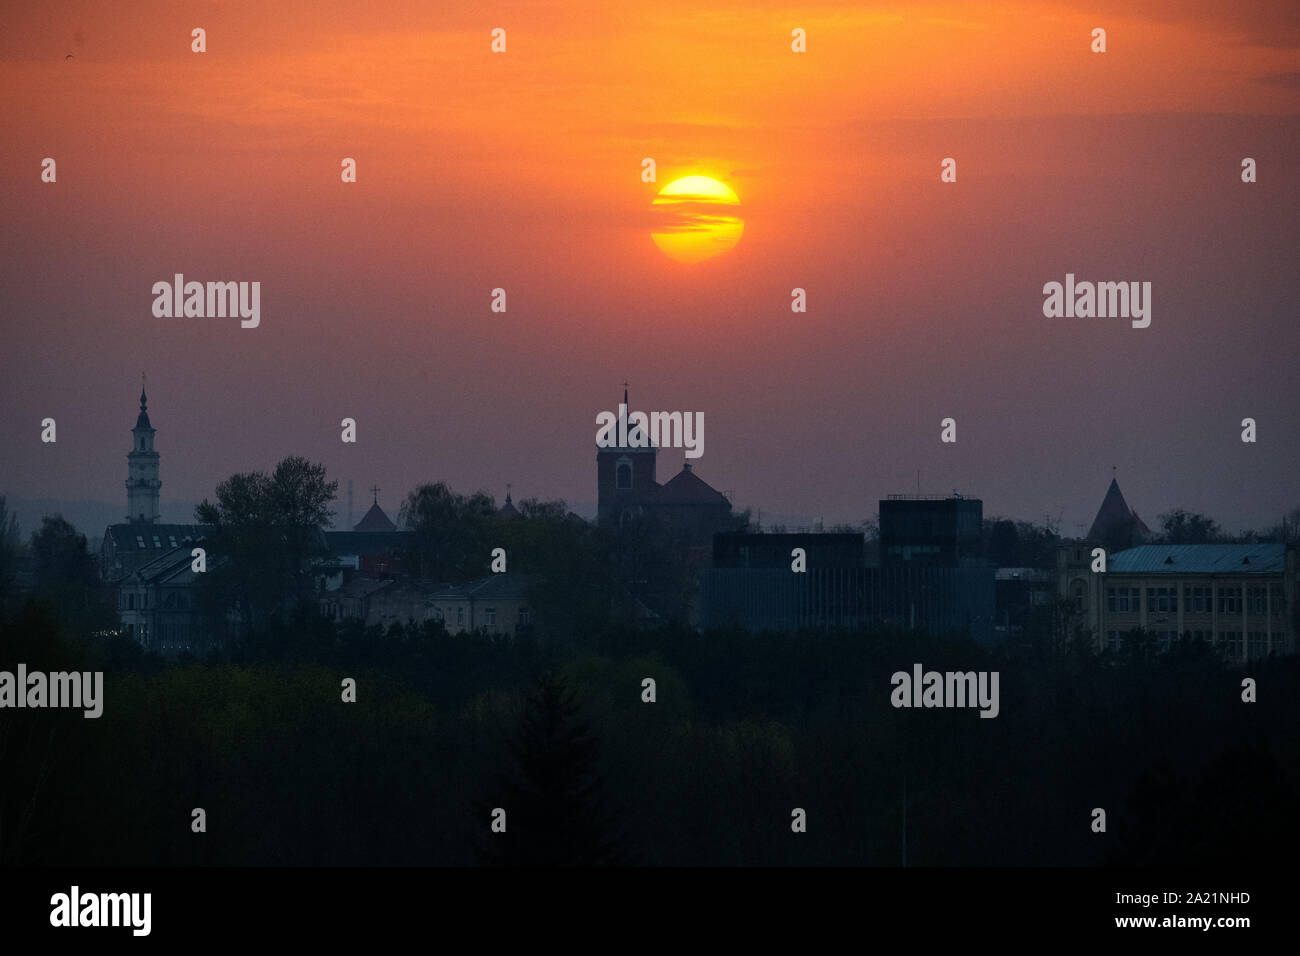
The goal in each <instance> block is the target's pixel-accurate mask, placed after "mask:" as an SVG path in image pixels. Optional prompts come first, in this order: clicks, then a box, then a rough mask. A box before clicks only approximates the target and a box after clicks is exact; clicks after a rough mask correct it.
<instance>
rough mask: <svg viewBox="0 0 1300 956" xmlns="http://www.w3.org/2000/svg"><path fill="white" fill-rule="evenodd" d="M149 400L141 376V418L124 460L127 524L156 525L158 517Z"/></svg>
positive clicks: (134, 429) (133, 431)
mask: <svg viewBox="0 0 1300 956" xmlns="http://www.w3.org/2000/svg"><path fill="white" fill-rule="evenodd" d="M148 407H149V397H148V396H147V395H146V394H145V390H144V376H143V375H141V376H140V414H139V415H138V416H137V417H136V420H135V428H133V429H131V451H130V452H129V453H128V454H127V456H126V463H127V477H126V512H127V514H126V520H127V521H144V522H155V521H157V520H158V517H159V509H158V491H159V489H160V488H161V487H162V482H161V481H159V480H158V452H156V451H154V447H153V436H154V433H155V432H156V429H155V428H154V427H153V425H152V424H151V423H150V422H149V411H148Z"/></svg>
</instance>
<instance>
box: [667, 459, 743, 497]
mask: <svg viewBox="0 0 1300 956" xmlns="http://www.w3.org/2000/svg"><path fill="white" fill-rule="evenodd" d="M651 502H652V503H653V504H660V505H725V506H727V507H728V508H730V507H731V502H730V501H728V500H727V496H726V495H724V494H723V493H722V492H720V491H717V490H716V489H714V488H713V486H712V485H710V484H709V483H708V482H707V481H705V480H704V479H703V478H701V477H700V476H699V475H697V474H695V472H693V471H691V463H690V462H686V463H685V464H684V465H682V470H681V471H679V472H678V473H677V474H676V475H674V476H673V477H672V480H671V481H669V482H667V483H666V484H663V485H660V486H659V487H658V488H657V489H656V490H655V493H654V497H653V498H652V499H651Z"/></svg>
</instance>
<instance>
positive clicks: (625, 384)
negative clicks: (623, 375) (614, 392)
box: [623, 379, 627, 405]
mask: <svg viewBox="0 0 1300 956" xmlns="http://www.w3.org/2000/svg"><path fill="white" fill-rule="evenodd" d="M623 404H624V405H626V404H627V380H626V379H624V380H623Z"/></svg>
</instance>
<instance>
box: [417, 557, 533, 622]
mask: <svg viewBox="0 0 1300 956" xmlns="http://www.w3.org/2000/svg"><path fill="white" fill-rule="evenodd" d="M531 583H532V581H531V579H530V578H529V577H528V576H527V575H524V574H514V573H502V574H491V575H488V576H487V577H485V578H479V579H478V580H477V581H471V582H470V583H469V584H464V585H458V586H454V587H443V588H442V589H440V590H438V591H436V592H434V594H433V595H432V598H431V605H432V610H433V616H434V617H435V618H437V619H439V620H441V621H442V623H443V626H444V627H445V628H446V629H447V633H449V634H460V633H462V632H464V631H479V630H481V631H485V632H486V633H488V634H505V635H508V636H511V637H513V636H515V635H516V634H518V633H519V632H520V631H521V630H523V629H525V628H527V627H528V626H529V625H531V624H532V623H533V611H532V608H531V607H529V603H528V588H529V586H530V584H531Z"/></svg>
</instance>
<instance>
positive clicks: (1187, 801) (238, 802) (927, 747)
mask: <svg viewBox="0 0 1300 956" xmlns="http://www.w3.org/2000/svg"><path fill="white" fill-rule="evenodd" d="M274 627H275V629H276V630H277V632H278V631H279V630H280V629H283V635H282V636H281V637H279V638H277V639H276V640H273V641H270V642H268V643H267V644H266V645H265V646H264V648H263V649H262V650H261V651H260V652H259V653H257V654H253V655H249V656H247V657H245V658H244V659H242V660H238V661H237V660H233V659H213V660H211V661H208V662H197V661H192V662H188V663H185V664H183V665H181V666H169V667H164V666H162V662H161V661H159V660H157V659H156V658H151V657H148V656H145V655H143V654H142V653H141V652H140V650H139V648H138V647H137V646H135V645H133V644H131V643H130V642H128V641H125V640H122V639H112V638H110V639H100V640H95V641H91V640H87V639H85V638H82V637H79V636H78V635H77V634H75V633H74V632H71V631H69V629H68V628H67V626H66V625H65V624H64V623H63V622H62V621H61V619H60V616H59V614H58V613H57V611H56V609H55V608H53V607H52V606H51V605H49V604H48V603H42V602H35V601H30V602H27V603H26V604H25V605H23V606H22V607H20V608H18V609H14V610H11V611H10V612H9V613H7V614H6V615H5V616H4V619H3V621H0V668H9V669H12V666H13V665H14V664H15V663H16V662H18V661H22V662H25V663H26V664H27V666H28V668H29V669H31V670H37V669H42V670H67V669H74V668H75V669H81V670H87V669H89V670H104V671H105V672H106V676H105V692H104V696H105V702H104V714H103V716H102V717H101V718H99V719H98V720H87V719H84V718H83V717H82V716H81V713H80V712H79V711H49V710H31V709H25V710H5V711H3V712H0V718H2V719H0V766H3V768H4V776H3V781H2V783H0V797H2V799H0V862H5V863H58V864H78V865H92V864H134V863H140V864H150V863H160V864H188V863H205V864H207V863H211V864H252V865H280V864H294V865H322V864H324V865H331V864H434V865H475V864H482V863H521V862H522V863H551V864H565V863H593V862H594V863H600V862H606V863H620V862H621V863H634V864H645V865H699V864H711V865H820V864H827V865H830V864H843V865H860V864H865V865H880V866H892V865H897V864H899V863H900V862H901V861H902V859H903V852H904V850H903V847H904V838H905V839H906V860H907V863H908V864H909V865H1010V864H1028V865H1091V864H1102V863H1108V862H1109V863H1122V864H1152V863H1160V864H1182V863H1186V864H1214V863H1218V862H1227V861H1231V862H1233V863H1235V864H1246V863H1256V862H1257V863H1260V864H1265V863H1274V862H1275V863H1278V864H1279V865H1281V864H1282V863H1284V862H1286V861H1288V860H1289V859H1290V858H1291V856H1292V855H1293V854H1294V852H1295V849H1296V847H1297V831H1296V821H1295V816H1294V814H1293V813H1292V812H1291V808H1292V807H1293V806H1294V801H1295V797H1296V796H1297V794H1298V793H1300V788H1298V783H1300V781H1297V777H1296V774H1297V767H1298V766H1300V760H1298V759H1297V758H1298V757H1300V753H1298V752H1297V751H1298V749H1300V747H1298V744H1297V738H1296V735H1295V734H1294V727H1295V726H1296V725H1297V716H1298V715H1297V708H1298V706H1300V705H1298V703H1297V702H1300V693H1298V692H1300V686H1297V685H1298V683H1300V680H1298V677H1300V675H1298V674H1297V667H1296V663H1295V661H1294V659H1287V660H1272V661H1266V662H1260V663H1258V664H1253V665H1252V666H1251V669H1250V671H1249V676H1251V677H1252V678H1253V679H1254V680H1256V681H1257V686H1258V702H1257V703H1249V704H1248V703H1243V701H1242V699H1241V693H1242V691H1241V680H1242V677H1243V675H1242V673H1240V672H1239V671H1235V670H1232V669H1230V668H1227V667H1225V666H1224V665H1223V664H1222V663H1221V662H1220V661H1219V660H1218V659H1217V658H1215V657H1214V655H1213V654H1212V652H1211V651H1210V650H1209V649H1207V648H1203V647H1200V646H1197V645H1194V644H1189V645H1187V646H1186V647H1183V648H1180V649H1178V650H1175V651H1174V652H1172V653H1169V654H1166V655H1158V656H1157V655H1149V654H1146V653H1144V652H1142V651H1140V650H1135V651H1128V652H1124V653H1121V654H1119V655H1100V656H1098V655H1094V654H1091V653H1089V652H1087V651H1086V650H1084V649H1083V648H1082V647H1076V648H1072V649H1068V650H1067V651H1066V652H1064V653H1055V654H1047V653H1041V654H1040V653H1038V652H1036V651H1034V650H1032V649H1023V650H1004V651H992V650H988V649H982V648H979V647H977V646H975V645H973V644H971V643H969V642H967V641H966V640H965V639H963V638H961V637H958V636H952V637H930V636H926V635H921V634H901V633H863V632H828V633H800V634H763V635H748V634H741V633H725V632H724V633H710V634H698V633H695V632H692V631H690V630H689V629H685V628H676V627H668V628H664V629H661V630H655V631H638V630H632V629H625V628H615V627H607V628H603V629H600V630H597V631H593V632H577V633H575V634H573V635H571V636H570V639H569V640H568V641H563V642H556V643H538V642H536V641H530V640H519V641H514V642H509V641H504V640H493V639H490V638H486V637H483V636H481V635H461V636H455V637H453V636H449V635H447V634H445V633H443V632H442V631H441V629H440V628H437V627H436V626H433V625H424V626H420V627H393V628H390V629H388V630H387V631H384V632H381V631H378V630H377V629H372V630H370V631H365V630H361V629H359V628H356V627H341V628H340V627H335V626H334V625H332V624H329V623H328V622H325V621H321V620H318V619H317V620H311V619H298V620H289V621H285V622H283V623H281V624H276V625H274ZM1134 646H1135V647H1140V646H1141V645H1140V642H1137V643H1135V645H1134ZM918 662H919V663H921V664H923V665H924V667H925V668H926V669H934V670H940V671H943V670H963V671H964V670H997V671H998V672H999V674H1000V707H999V715H998V717H997V718H996V719H991V720H990V719H982V718H980V717H979V716H978V710H976V709H895V708H893V707H892V706H891V705H890V700H889V698H890V691H891V683H890V676H891V674H892V673H893V672H895V671H898V670H902V671H910V669H911V667H912V665H913V664H914V663H918ZM349 677H350V678H353V679H355V681H356V683H357V694H356V702H355V703H344V702H343V700H342V694H341V685H342V681H343V679H344V678H349ZM647 678H650V679H652V680H653V681H654V697H655V700H654V702H653V703H647V702H645V697H646V695H647V693H648V691H647V685H646V684H645V683H644V682H645V680H646V679H647ZM200 807H201V808H203V809H204V810H205V812H206V823H207V832H206V833H202V834H199V833H194V832H192V830H191V820H192V816H191V813H192V810H193V809H194V808H200ZM1097 807H1100V808H1103V809H1105V810H1106V814H1107V832H1106V833H1104V834H1098V833H1094V832H1092V829H1091V823H1092V811H1093V809H1094V808H1097ZM497 808H501V809H503V810H505V812H506V832H505V833H504V834H495V833H493V832H492V831H491V828H490V825H491V820H492V813H493V811H494V810H496V809H497ZM795 808H801V809H803V810H804V811H805V812H806V814H807V821H808V823H807V832H806V833H794V832H792V830H791V820H792V817H791V814H792V811H793V810H794V809H795ZM904 819H906V824H904Z"/></svg>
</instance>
